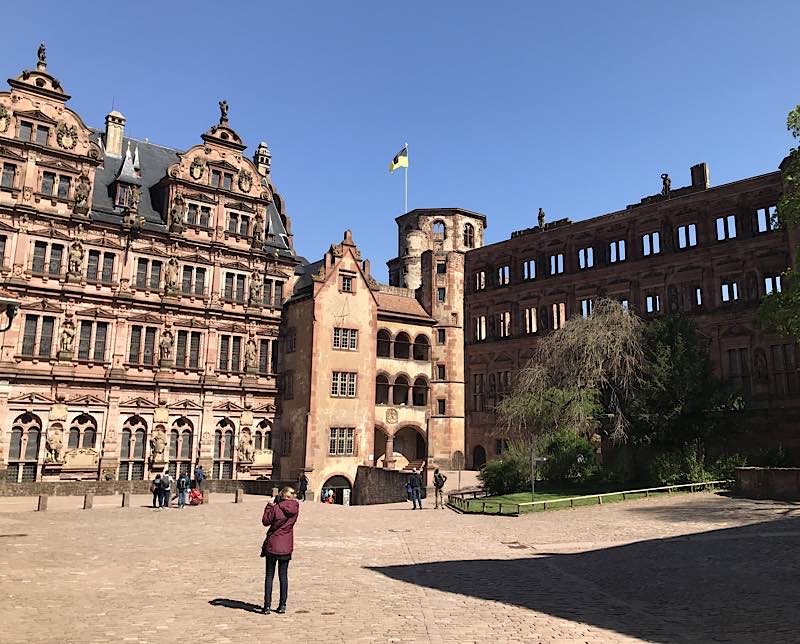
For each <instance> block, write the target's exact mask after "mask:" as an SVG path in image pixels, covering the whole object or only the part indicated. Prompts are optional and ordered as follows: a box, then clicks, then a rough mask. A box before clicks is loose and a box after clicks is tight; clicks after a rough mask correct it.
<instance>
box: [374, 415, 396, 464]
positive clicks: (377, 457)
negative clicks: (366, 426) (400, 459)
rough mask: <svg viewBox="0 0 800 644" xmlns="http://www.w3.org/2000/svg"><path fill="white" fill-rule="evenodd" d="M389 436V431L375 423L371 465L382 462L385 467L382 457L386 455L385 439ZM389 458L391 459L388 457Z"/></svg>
mask: <svg viewBox="0 0 800 644" xmlns="http://www.w3.org/2000/svg"><path fill="white" fill-rule="evenodd" d="M388 438H389V433H388V432H387V431H386V430H385V429H384V428H383V427H381V426H380V425H377V424H376V425H375V427H374V429H373V448H372V454H373V461H372V462H373V465H376V466H378V465H379V463H382V464H383V466H384V467H386V464H385V460H384V457H385V456H386V441H387V439H388ZM390 460H391V459H390Z"/></svg>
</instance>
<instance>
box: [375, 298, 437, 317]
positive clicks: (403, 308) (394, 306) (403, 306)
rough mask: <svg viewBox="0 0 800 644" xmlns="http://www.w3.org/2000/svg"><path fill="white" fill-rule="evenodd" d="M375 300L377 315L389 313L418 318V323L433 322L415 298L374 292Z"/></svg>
mask: <svg viewBox="0 0 800 644" xmlns="http://www.w3.org/2000/svg"><path fill="white" fill-rule="evenodd" d="M375 299H377V300H378V315H380V314H381V313H389V314H394V315H402V316H406V317H415V318H419V319H420V321H425V322H431V323H433V322H434V320H433V318H431V316H430V315H428V312H427V311H426V310H425V309H424V308H422V305H421V304H420V303H419V302H418V301H417V300H416V298H413V297H405V296H403V295H393V294H391V293H383V292H382V291H376V292H375Z"/></svg>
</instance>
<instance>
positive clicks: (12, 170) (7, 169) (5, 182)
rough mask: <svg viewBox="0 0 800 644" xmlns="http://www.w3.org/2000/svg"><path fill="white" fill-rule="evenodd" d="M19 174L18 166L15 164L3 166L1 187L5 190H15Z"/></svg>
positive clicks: (0, 180)
mask: <svg viewBox="0 0 800 644" xmlns="http://www.w3.org/2000/svg"><path fill="white" fill-rule="evenodd" d="M16 174H17V166H15V165H14V164H13V163H4V164H3V177H2V179H0V186H2V187H3V188H13V187H14V178H15V177H16Z"/></svg>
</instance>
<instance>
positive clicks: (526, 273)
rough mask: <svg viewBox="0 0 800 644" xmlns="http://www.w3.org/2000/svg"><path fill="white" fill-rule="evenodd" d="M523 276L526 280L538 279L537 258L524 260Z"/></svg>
mask: <svg viewBox="0 0 800 644" xmlns="http://www.w3.org/2000/svg"><path fill="white" fill-rule="evenodd" d="M522 277H523V279H526V280H535V279H536V260H535V259H526V260H525V261H524V262H522Z"/></svg>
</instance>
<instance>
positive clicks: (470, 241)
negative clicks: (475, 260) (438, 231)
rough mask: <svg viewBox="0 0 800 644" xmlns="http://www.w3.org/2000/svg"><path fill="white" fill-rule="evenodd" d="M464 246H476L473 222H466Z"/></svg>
mask: <svg viewBox="0 0 800 644" xmlns="http://www.w3.org/2000/svg"><path fill="white" fill-rule="evenodd" d="M464 246H466V247H467V248H474V247H475V228H473V226H472V224H464Z"/></svg>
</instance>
